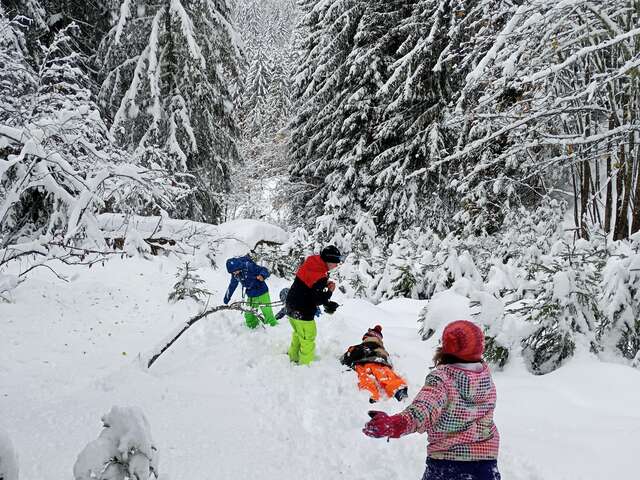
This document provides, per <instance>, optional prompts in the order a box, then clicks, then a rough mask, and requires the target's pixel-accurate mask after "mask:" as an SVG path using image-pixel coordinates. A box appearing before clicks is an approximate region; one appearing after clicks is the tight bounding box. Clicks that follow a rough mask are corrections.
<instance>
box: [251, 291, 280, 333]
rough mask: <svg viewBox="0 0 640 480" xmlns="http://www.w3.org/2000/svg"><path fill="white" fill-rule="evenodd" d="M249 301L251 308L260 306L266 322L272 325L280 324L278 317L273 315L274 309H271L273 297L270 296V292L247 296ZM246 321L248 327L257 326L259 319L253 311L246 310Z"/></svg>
mask: <svg viewBox="0 0 640 480" xmlns="http://www.w3.org/2000/svg"><path fill="white" fill-rule="evenodd" d="M247 303H248V304H249V306H250V307H251V308H260V311H261V312H262V316H263V317H264V323H266V324H269V325H271V326H272V327H275V326H276V325H277V324H278V321H277V320H276V317H274V316H273V310H271V297H269V292H265V293H263V294H262V295H258V296H257V297H247ZM244 321H245V323H246V324H247V327H249V328H256V327H257V326H258V321H259V320H258V317H256V316H255V315H254V314H253V313H250V312H244Z"/></svg>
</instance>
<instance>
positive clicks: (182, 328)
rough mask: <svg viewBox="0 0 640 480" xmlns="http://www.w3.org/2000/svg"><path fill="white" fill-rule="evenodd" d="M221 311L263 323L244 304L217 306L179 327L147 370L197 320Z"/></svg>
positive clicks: (253, 310)
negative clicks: (243, 314)
mask: <svg viewBox="0 0 640 480" xmlns="http://www.w3.org/2000/svg"><path fill="white" fill-rule="evenodd" d="M222 310H237V311H240V312H246V313H253V314H254V315H255V316H256V317H258V318H259V319H260V321H261V322H263V323H264V317H263V316H262V315H260V313H258V311H257V310H256V309H253V308H250V307H247V303H246V302H234V303H231V304H229V305H218V306H217V307H212V308H209V309H206V310H204V311H202V312H200V313H199V314H197V315H196V316H194V317H192V318H190V319H189V320H187V321H186V322H185V323H184V325H182V326H180V327H179V328H178V330H177V331H176V332H174V333H173V334H171V336H170V337H169V340H168V341H164V342H162V345H163V347H162V348H161V349H160V351H156V352H155V353H153V354H152V356H151V358H150V359H149V361H148V362H147V368H151V365H153V364H154V362H155V361H156V360H157V359H158V357H160V355H162V354H163V353H164V352H165V351H167V350H168V349H169V347H170V346H171V345H173V344H174V343H175V342H176V340H178V338H180V336H181V335H182V334H183V333H184V332H186V331H187V329H188V328H189V327H191V325H193V324H194V323H196V322H197V321H198V320H201V319H203V318H205V317H207V316H209V315H211V314H212V313H215V312H220V311H222Z"/></svg>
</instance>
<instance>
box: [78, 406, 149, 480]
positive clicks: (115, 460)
mask: <svg viewBox="0 0 640 480" xmlns="http://www.w3.org/2000/svg"><path fill="white" fill-rule="evenodd" d="M102 424H103V426H104V428H103V430H102V432H101V433H100V435H99V436H98V438H97V439H95V440H93V441H92V442H90V443H89V444H88V445H87V446H86V447H84V449H83V450H82V452H80V454H79V455H78V459H77V460H76V463H75V465H74V466H73V477H74V479H75V480H148V479H149V478H150V477H151V476H152V475H153V476H155V477H156V478H157V477H158V451H157V449H156V447H155V445H154V442H153V439H152V438H151V428H150V426H149V422H148V421H147V419H146V417H145V416H144V414H143V413H142V410H140V409H139V408H137V407H118V406H113V407H112V408H111V411H109V413H107V414H106V415H104V416H103V417H102Z"/></svg>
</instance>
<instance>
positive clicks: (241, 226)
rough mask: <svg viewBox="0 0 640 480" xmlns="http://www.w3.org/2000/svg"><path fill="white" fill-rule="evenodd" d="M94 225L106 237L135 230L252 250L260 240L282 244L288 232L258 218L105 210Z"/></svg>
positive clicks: (178, 239) (145, 234)
mask: <svg viewBox="0 0 640 480" xmlns="http://www.w3.org/2000/svg"><path fill="white" fill-rule="evenodd" d="M98 225H99V226H100V229H101V230H102V231H103V232H104V233H105V236H106V237H107V238H114V237H126V236H127V233H128V232H130V231H135V232H138V233H139V234H140V236H141V237H144V238H148V237H154V238H160V237H164V238H169V239H172V240H175V241H177V242H180V241H186V240H188V239H191V240H193V241H194V242H198V241H202V240H204V239H211V240H213V241H216V242H222V243H224V244H231V245H233V244H234V243H237V244H238V245H237V246H236V247H235V248H236V249H238V250H240V251H243V252H246V251H248V250H253V249H254V248H255V246H256V245H257V244H258V243H260V242H270V243H276V244H283V243H285V242H286V241H287V240H288V238H289V235H288V234H287V232H285V231H284V230H283V229H282V228H280V227H278V226H276V225H272V224H270V223H267V222H263V221H260V220H250V219H240V220H232V221H230V222H226V223H221V224H220V225H211V224H209V223H202V222H194V221H191V220H176V219H173V218H169V217H166V216H151V217H142V216H135V215H134V216H125V215H122V214H117V213H105V214H102V215H100V216H99V217H98Z"/></svg>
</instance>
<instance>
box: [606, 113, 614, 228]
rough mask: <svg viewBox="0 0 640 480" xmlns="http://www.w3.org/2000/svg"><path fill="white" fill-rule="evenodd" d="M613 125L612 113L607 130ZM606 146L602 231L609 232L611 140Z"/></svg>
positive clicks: (611, 196) (611, 181)
mask: <svg viewBox="0 0 640 480" xmlns="http://www.w3.org/2000/svg"><path fill="white" fill-rule="evenodd" d="M613 128H614V127H613V114H610V115H609V130H612V129H613ZM608 147H609V148H607V167H606V168H607V193H606V196H605V200H604V231H605V232H606V233H607V234H609V233H611V214H612V210H613V188H612V183H613V179H612V178H611V142H609V144H608Z"/></svg>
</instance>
